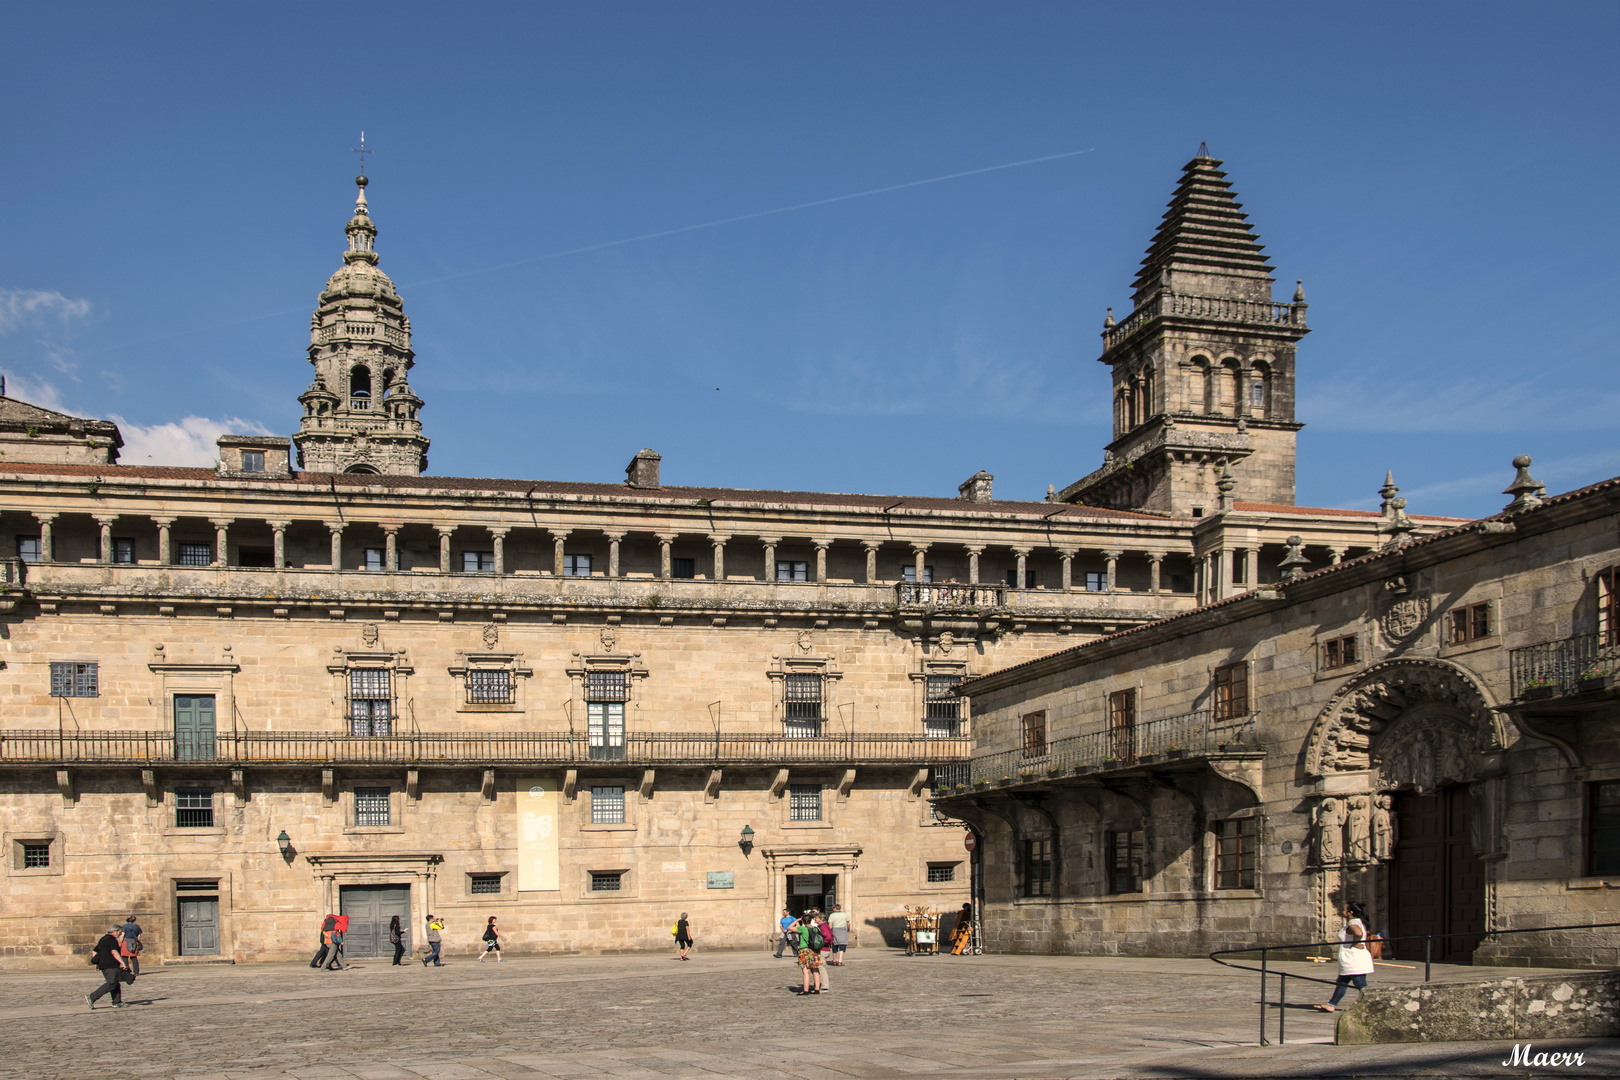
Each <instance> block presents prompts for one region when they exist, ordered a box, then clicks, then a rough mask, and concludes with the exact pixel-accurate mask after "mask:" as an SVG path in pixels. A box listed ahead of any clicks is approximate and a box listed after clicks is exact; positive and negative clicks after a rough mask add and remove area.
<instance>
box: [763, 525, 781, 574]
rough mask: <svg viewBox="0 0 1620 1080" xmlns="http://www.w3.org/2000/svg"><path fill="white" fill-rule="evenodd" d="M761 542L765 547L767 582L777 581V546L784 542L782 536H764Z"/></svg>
mask: <svg viewBox="0 0 1620 1080" xmlns="http://www.w3.org/2000/svg"><path fill="white" fill-rule="evenodd" d="M759 542H760V543H761V544H764V545H765V580H766V581H775V580H776V545H777V544H780V543H781V542H782V538H781V537H780V536H762V537H760V538H759Z"/></svg>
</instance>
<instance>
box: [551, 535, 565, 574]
mask: <svg viewBox="0 0 1620 1080" xmlns="http://www.w3.org/2000/svg"><path fill="white" fill-rule="evenodd" d="M568 533H569V530H568V529H552V530H551V576H552V577H562V576H563V545H564V544H566V543H567V542H568Z"/></svg>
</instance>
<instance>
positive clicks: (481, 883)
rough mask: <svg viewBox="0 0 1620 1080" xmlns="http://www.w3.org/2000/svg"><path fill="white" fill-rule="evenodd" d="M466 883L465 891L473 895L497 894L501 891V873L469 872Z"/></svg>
mask: <svg viewBox="0 0 1620 1080" xmlns="http://www.w3.org/2000/svg"><path fill="white" fill-rule="evenodd" d="M468 876H469V881H468V883H467V891H468V892H470V893H472V894H473V895H474V896H499V895H500V893H501V875H499V874H471V875H468Z"/></svg>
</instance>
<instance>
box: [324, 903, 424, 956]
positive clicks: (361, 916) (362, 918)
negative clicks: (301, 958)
mask: <svg viewBox="0 0 1620 1080" xmlns="http://www.w3.org/2000/svg"><path fill="white" fill-rule="evenodd" d="M338 911H339V913H340V914H343V915H347V916H348V917H349V932H348V933H346V934H344V935H343V952H344V954H345V955H346V956H348V957H350V958H351V959H354V958H359V957H366V956H386V957H388V958H389V959H393V956H394V946H393V945H392V944H390V943H389V941H388V924H389V921H390V920H391V919H392V918H393V917H394V916H395V915H398V916H399V925H400V929H401V930H403V931H405V952H406V953H407V954H409V953H410V951H411V887H410V886H409V885H344V886H341V887H340V889H339V892H338Z"/></svg>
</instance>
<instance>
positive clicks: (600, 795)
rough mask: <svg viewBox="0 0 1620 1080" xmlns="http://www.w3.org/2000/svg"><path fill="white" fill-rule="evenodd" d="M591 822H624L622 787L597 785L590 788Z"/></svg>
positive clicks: (619, 823)
mask: <svg viewBox="0 0 1620 1080" xmlns="http://www.w3.org/2000/svg"><path fill="white" fill-rule="evenodd" d="M591 824H592V825H623V824H624V787H623V786H622V785H617V784H615V785H597V786H594V787H592V788H591Z"/></svg>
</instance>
